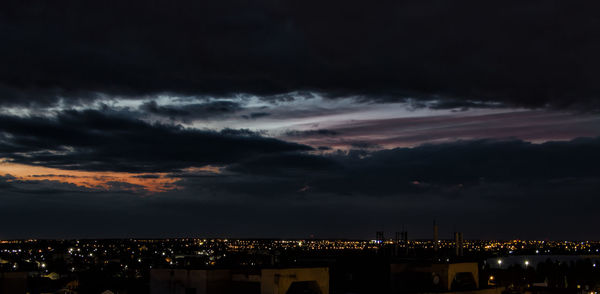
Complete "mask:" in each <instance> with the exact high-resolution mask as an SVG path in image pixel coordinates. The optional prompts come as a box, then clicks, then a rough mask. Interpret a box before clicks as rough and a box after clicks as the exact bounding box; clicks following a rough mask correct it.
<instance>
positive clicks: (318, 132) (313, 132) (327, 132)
mask: <svg viewBox="0 0 600 294" xmlns="http://www.w3.org/2000/svg"><path fill="white" fill-rule="evenodd" d="M337 135H339V132H337V131H334V130H328V129H318V130H307V131H299V130H290V131H287V132H285V136H288V137H315V136H337Z"/></svg>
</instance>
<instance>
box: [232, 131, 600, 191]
mask: <svg viewBox="0 0 600 294" xmlns="http://www.w3.org/2000/svg"><path fill="white" fill-rule="evenodd" d="M598 148H600V138H595V139H591V138H588V139H576V140H573V141H567V142H548V143H544V144H532V143H528V142H524V141H518V140H510V141H497V140H478V141H459V142H455V143H446V144H437V145H422V146H419V147H415V148H397V149H391V150H381V151H374V152H368V151H365V150H351V151H349V152H345V153H343V152H340V153H333V154H330V155H319V156H317V155H308V154H296V153H285V154H280V155H268V156H261V157H255V158H253V159H252V160H250V161H242V162H240V163H236V164H234V165H232V166H231V167H229V169H228V170H230V171H233V172H236V173H242V174H243V175H248V176H257V175H261V177H265V176H268V177H267V178H265V179H264V180H265V181H269V182H272V181H273V179H279V180H282V181H283V182H280V184H281V186H280V187H285V189H287V190H286V191H274V187H273V186H271V185H266V184H265V182H263V180H258V179H252V180H251V181H248V182H247V183H245V184H242V183H239V184H238V185H236V188H235V189H239V190H240V191H254V189H253V188H252V187H255V188H258V189H261V187H264V188H262V189H265V190H266V189H269V192H268V193H269V194H274V195H285V193H286V192H287V193H290V192H292V191H293V187H297V186H300V185H302V184H303V183H308V185H309V186H311V187H312V191H313V192H315V193H324V194H336V195H347V196H348V195H355V196H365V195H370V196H401V195H403V194H421V193H440V195H450V196H457V195H461V193H462V191H463V190H465V189H467V188H469V189H472V188H473V187H479V188H478V189H485V188H486V187H491V186H492V185H496V184H501V185H502V186H503V187H512V189H514V192H518V191H519V190H520V189H521V187H526V186H528V185H530V184H531V185H534V186H539V187H544V186H547V185H551V184H552V185H564V186H565V187H568V186H569V185H572V182H578V181H581V180H583V179H593V180H595V181H600V169H599V168H598V166H600V155H599V154H598V152H597V150H598ZM284 182H285V183H287V184H285V185H284V184H283V183H284ZM231 186H233V185H231ZM250 186H252V187H250ZM589 192H590V193H591V192H592V191H589ZM265 193H267V191H255V194H256V195H264V194H265ZM507 193H508V192H507Z"/></svg>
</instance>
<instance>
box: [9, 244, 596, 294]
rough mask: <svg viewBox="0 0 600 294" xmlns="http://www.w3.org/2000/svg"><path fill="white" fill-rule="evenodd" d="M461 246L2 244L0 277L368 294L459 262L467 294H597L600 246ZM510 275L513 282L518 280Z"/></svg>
mask: <svg viewBox="0 0 600 294" xmlns="http://www.w3.org/2000/svg"><path fill="white" fill-rule="evenodd" d="M463 247H464V251H463V252H464V254H463V255H462V256H459V255H457V254H456V252H457V251H455V249H456V248H457V246H456V243H455V241H454V240H447V239H441V240H439V241H438V249H437V251H434V246H433V241H432V239H431V240H408V242H405V241H404V240H393V239H385V240H316V239H315V240H279V239H199V238H198V239H196V238H181V239H112V240H111V239H99V240H94V239H80V240H33V239H32V240H3V241H0V270H1V272H3V273H4V274H3V275H4V276H2V277H3V279H4V281H5V282H6V281H9V280H10V279H9V278H8V277H10V275H9V274H10V273H14V274H16V273H19V274H21V276H19V277H20V279H16V278H14V277H13V279H12V283H13V284H17V281H20V282H21V285H20V287H22V288H24V289H27V291H28V292H29V293H41V292H45V293H55V292H56V291H67V292H66V293H92V292H94V291H96V292H98V293H99V292H101V291H105V290H110V291H112V292H113V293H158V292H152V291H151V288H150V284H151V278H152V272H153V270H154V271H162V270H169V269H172V270H180V269H203V270H211V269H212V270H222V269H225V268H234V269H238V271H239V270H243V269H245V270H251V269H261V268H273V267H274V268H292V269H293V268H305V267H308V268H314V267H325V268H327V269H329V271H328V273H329V275H330V276H329V277H328V279H329V280H328V282H329V285H330V287H331V290H330V291H331V292H330V293H350V292H347V291H357V292H353V293H368V292H365V291H368V290H367V289H371V290H377V291H390V289H391V287H392V285H393V283H394V281H395V280H394V276H393V275H391V272H390V266H392V267H391V268H392V269H393V268H394V266H395V265H397V264H403V263H406V264H409V265H410V264H415V263H423V262H426V263H430V264H448V265H453V264H462V263H465V262H466V263H467V264H468V263H472V264H474V265H476V267H475V269H476V270H477V276H478V278H479V280H478V281H477V282H478V285H479V287H474V288H473V289H476V288H481V289H506V288H507V287H512V288H515V289H520V290H523V291H530V292H531V291H533V292H536V291H537V292H539V291H541V290H540V289H550V290H551V289H558V290H560V289H573V290H574V291H575V290H576V289H579V290H580V289H581V287H582V286H583V287H585V289H586V290H587V291H588V292H595V291H598V290H599V289H600V288H599V287H600V279H599V278H598V277H599V276H598V274H600V266H598V271H597V270H596V264H599V265H600V253H599V250H600V241H593V242H592V241H538V240H504V241H501V240H464V241H463ZM348 262H352V263H355V265H354V267H352V266H347V265H344V264H346V263H348ZM358 265H360V266H358ZM555 265H556V266H560V267H566V268H563V269H562V270H563V271H564V276H561V279H562V280H560V281H559V280H556V278H555V277H553V276H552V275H549V274H548V273H546V276H541V275H543V271H544V266H555ZM580 267H587V268H585V269H584V270H585V271H586V272H589V273H590V274H593V276H592V277H591V278H590V277H577V276H573V275H574V274H575V272H576V271H577V270H581V269H579V268H580ZM365 270H366V271H367V272H368V271H375V272H384V273H387V274H384V275H381V276H379V277H378V278H377V285H378V286H374V284H373V282H374V281H372V280H371V279H372V278H373V277H372V276H369V275H368V274H367V273H365ZM342 272H343V273H344V274H342ZM392 272H393V271H392ZM350 273H351V274H353V275H355V279H356V281H354V283H353V284H352V286H348V285H345V284H343V283H342V282H343V275H347V274H350ZM515 274H516V275H518V276H519V280H518V281H517V280H515V278H514V275H515ZM594 276H595V278H594ZM540 277H542V278H540ZM361 279H362V280H361ZM540 279H541V280H540ZM548 279H550V280H548ZM552 279H555V280H552ZM6 283H7V284H8V282H6ZM536 283H537V284H536ZM540 283H541V284H540ZM544 283H545V284H544ZM548 283H550V284H548ZM552 283H556V284H552ZM569 284H570V285H571V286H569ZM535 285H537V286H535ZM540 285H543V287H542V286H540ZM15 287H16V286H15ZM352 287H354V288H352ZM423 287H425V286H423ZM569 287H570V288H569ZM425 288H426V287H425ZM425 288H423V289H425ZM467 288H468V287H467ZM409 290H410V288H407V287H405V288H403V290H402V291H400V290H398V291H400V292H406V291H408V292H414V291H409ZM458 290H459V289H458V288H457V289H454V291H458ZM463 290H466V289H463ZM69 291H70V292H69ZM344 291H346V292H344ZM481 291H484V290H481ZM542 292H543V291H542ZM61 293H63V292H61Z"/></svg>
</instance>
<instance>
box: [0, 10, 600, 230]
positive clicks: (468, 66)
mask: <svg viewBox="0 0 600 294" xmlns="http://www.w3.org/2000/svg"><path fill="white" fill-rule="evenodd" d="M598 11H600V3H599V2H597V1H551V0H539V1H514V2H511V1H495V0H492V1H433V0H425V1H307V0H289V1H284V0H273V1H263V0H254V1H229V0H227V1H194V2H185V1H165V2H161V1H114V2H112V1H91V2H90V1H79V0H77V1H75V0H74V1H6V2H3V3H2V4H0V40H1V41H0V239H9V238H71V237H77V238H80V237H81V238H108V237H188V236H189V237H218V236H221V237H274V238H310V237H314V238H361V239H368V238H371V239H372V238H373V237H374V234H375V231H380V230H383V231H386V232H388V234H387V236H392V234H393V232H395V231H400V230H402V226H403V225H404V226H405V227H407V228H408V231H409V236H410V237H411V238H413V237H414V238H426V237H429V236H430V235H431V234H430V231H431V223H432V221H433V220H434V219H436V220H437V222H438V223H439V224H440V236H441V237H442V238H446V237H447V238H449V237H450V234H451V233H452V232H453V231H454V230H457V231H462V232H464V236H465V238H466V239H472V238H489V239H507V238H522V239H523V238H524V239H554V240H562V239H593V240H598V239H600V232H599V231H598V228H597V224H598V214H599V208H600V198H599V197H600V98H599V97H600V54H599V52H600V14H598Z"/></svg>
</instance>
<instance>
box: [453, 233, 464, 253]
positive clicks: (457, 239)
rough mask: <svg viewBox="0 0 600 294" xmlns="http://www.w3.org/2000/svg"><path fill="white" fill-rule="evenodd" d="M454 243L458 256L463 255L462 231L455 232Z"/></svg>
mask: <svg viewBox="0 0 600 294" xmlns="http://www.w3.org/2000/svg"><path fill="white" fill-rule="evenodd" d="M454 244H455V246H456V256H463V234H462V233H461V232H454Z"/></svg>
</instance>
